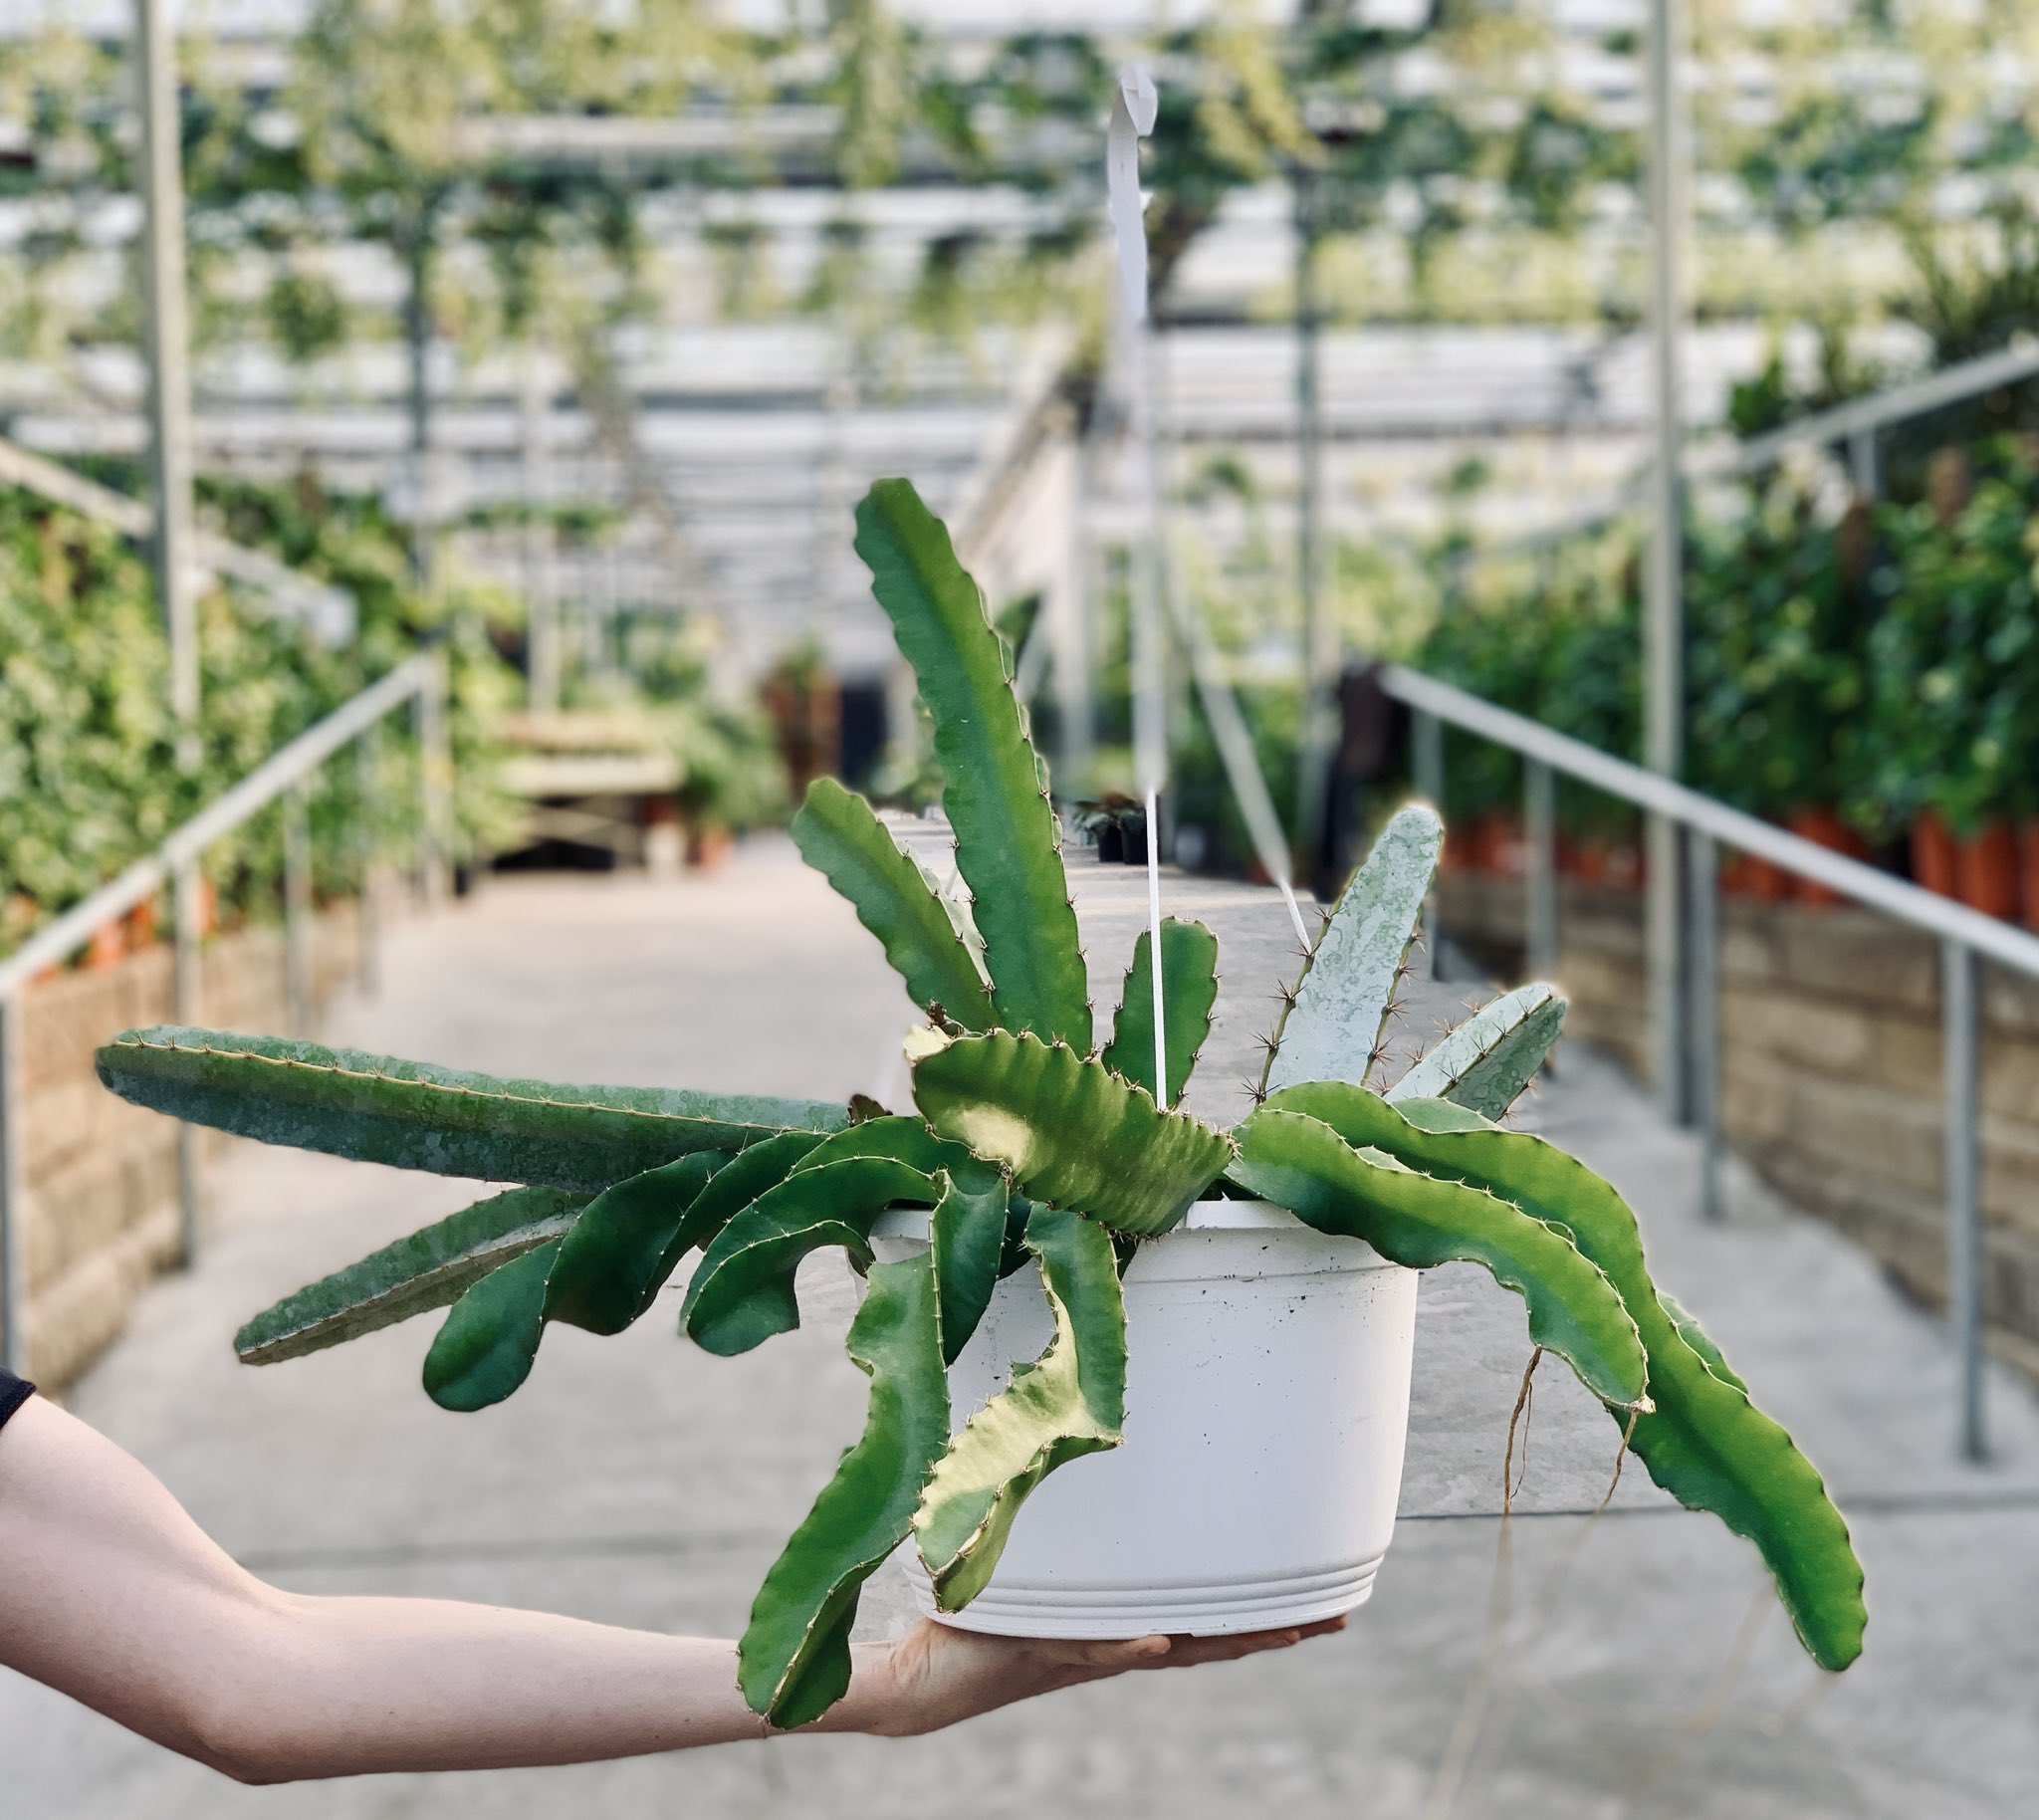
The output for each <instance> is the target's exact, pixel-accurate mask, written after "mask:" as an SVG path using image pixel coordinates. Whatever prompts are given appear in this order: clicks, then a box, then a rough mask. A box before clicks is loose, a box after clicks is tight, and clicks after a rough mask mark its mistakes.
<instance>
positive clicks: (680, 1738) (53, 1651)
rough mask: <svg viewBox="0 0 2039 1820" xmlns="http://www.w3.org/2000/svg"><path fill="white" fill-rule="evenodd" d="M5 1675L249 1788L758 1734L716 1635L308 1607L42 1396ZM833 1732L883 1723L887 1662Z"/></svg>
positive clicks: (17, 1441)
mask: <svg viewBox="0 0 2039 1820" xmlns="http://www.w3.org/2000/svg"><path fill="white" fill-rule="evenodd" d="M0 1559H4V1560H5V1562H6V1570H5V1571H4V1572H0V1665H5V1666H7V1667H10V1668H14V1669H17V1670H19V1671H20V1672H21V1673H23V1674H26V1675H29V1676H31V1677H33V1678H34V1679H36V1680H38V1681H41V1682H43V1683H45V1684H46V1685H48V1686H50V1687H53V1688H56V1689H58V1690H59V1691H60V1692H63V1693H65V1694H69V1695H71V1696H72V1697H73V1698H74V1699H76V1700H79V1701H82V1702H84V1703H85V1704H86V1705H88V1706H93V1707H95V1708H97V1709H98V1710H99V1711H101V1712H104V1713H106V1714H107V1715H108V1716H109V1717H111V1718H113V1719H116V1720H117V1721H118V1722H119V1723H121V1724H123V1725H126V1726H128V1727H129V1728H130V1729H132V1730H135V1731H138V1732H140V1733H141V1734H142V1735H143V1736H145V1737H150V1738H153V1739H155V1740H156V1741H157V1742H158V1743H161V1744H164V1745H167V1746H168V1747H169V1748H171V1749H173V1750H178V1751H181V1752H183V1753H184V1754H186V1755H188V1756H193V1757H196V1758H198V1759H199V1760H201V1761H203V1762H207V1763H210V1764H212V1765H213V1766H214V1767H215V1768H218V1769H220V1770H222V1771H224V1772H225V1773H227V1774H229V1775H234V1776H239V1777H242V1778H243V1779H246V1780H251V1781H279V1780H285V1779H290V1778H295V1777H310V1776H334V1775H347V1774H362V1773H368V1772H373V1771H381V1770H397V1769H452V1768H483V1767H495V1766H503V1765H510V1764H524V1763H565V1762H576V1761H583V1760H586V1759H588V1758H592V1757H608V1756H628V1755H635V1754H641V1753H644V1752H647V1751H658V1750H675V1749H680V1748H683V1747H685V1746H688V1745H693V1744H708V1743H718V1742H722V1741H725V1740H728V1739H732V1738H744V1737H761V1736H763V1735H765V1730H766V1727H765V1725H764V1723H763V1721H762V1720H760V1719H759V1718H758V1717H757V1716H756V1715H755V1714H754V1713H752V1712H751V1711H749V1709H748V1708H747V1707H746V1706H744V1704H743V1701H742V1698H741V1696H740V1695H739V1694H738V1692H737V1686H736V1650H735V1645H733V1644H730V1643H717V1642H709V1641H705V1640H702V1639H699V1638H684V1637H666V1636H660V1635H656V1634H646V1633H643V1632H635V1631H624V1630H617V1629H613V1628H610V1627H608V1626H604V1625H596V1624H584V1623H580V1622H578V1621H576V1620H574V1619H570V1618H561V1617H554V1616H549V1615H546V1614H542V1613H535V1612H517V1611H504V1610H498V1609H496V1608H493V1607H489V1606H477V1605H458V1604H453V1603H450V1602H445V1601H439V1600H410V1599H330V1598H305V1597H298V1596H295V1595H292V1594H287V1593H281V1592H278V1591H276V1590H274V1589H273V1588H271V1587H267V1586H264V1585H263V1584H261V1582H259V1581H257V1580H255V1579H254V1578H253V1577H252V1576H250V1575H249V1574H247V1573H245V1572H243V1571H242V1570H241V1569H240V1568H239V1567H237V1566H235V1564H234V1563H233V1562H232V1561H231V1560H229V1559H228V1558H227V1557H226V1556H225V1555H224V1554H223V1553H222V1552H221V1551H220V1550H219V1549H218V1548H217V1547H216V1546H214V1544H213V1543H212V1542H211V1541H209V1540H208V1539H207V1538H206V1536H205V1535H204V1534H203V1533H202V1532H201V1531H200V1530H199V1529H198V1527H197V1525H196V1524H194V1523H193V1522H192V1521H191V1519H190V1518H189V1517H188V1516H187V1515H186V1514H185V1513H184V1512H183V1510H181V1509H180V1508H179V1507H178V1506H177V1504H176V1502H175V1500H174V1499H172V1498H171V1497H170V1496H169V1494H168V1493H167V1492H166V1491H164V1489H163V1488H162V1486H161V1485H159V1484H158V1483H157V1482H156V1481H155V1480H154V1479H152V1478H150V1477H149V1475H148V1474H146V1473H145V1472H143V1471H142V1469H141V1468H140V1467H138V1466H137V1465H136V1464H135V1463H134V1462H133V1461H132V1460H129V1459H128V1458H127V1457H126V1456H125V1455H123V1454H121V1453H120V1452H119V1450H118V1449H116V1448H114V1447H113V1446H112V1445H111V1444H110V1443H108V1442H106V1441H105V1440H103V1439H102V1438H101V1437H99V1436H97V1435H95V1434H93V1433H92V1431H91V1430H89V1429H87V1428H85V1427H83V1426H82V1425H81V1424H79V1423H77V1422H74V1421H73V1420H72V1419H71V1418H70V1417H68V1416H65V1415H64V1414H63V1413H62V1412H61V1411H59V1410H56V1409H53V1408H51V1407H50V1406H48V1405H46V1404H41V1403H37V1404H34V1405H31V1406H30V1407H29V1408H28V1409H25V1410H23V1411H22V1413H21V1414H20V1415H18V1416H17V1417H16V1418H15V1419H14V1421H13V1422H12V1423H10V1424H9V1425H8V1427H7V1429H6V1430H5V1431H4V1432H0ZM858 1660H859V1672H858V1675H857V1677H856V1682H857V1685H856V1686H855V1687H853V1689H852V1691H851V1694H850V1696H849V1698H848V1699H846V1700H845V1701H843V1702H842V1703H841V1705H840V1706H838V1707H837V1708H836V1709H835V1710H834V1711H832V1712H831V1713H830V1714H829V1718H828V1721H827V1728H829V1729H837V1730H840V1729H849V1728H860V1727H871V1728H878V1727H885V1728H890V1726H891V1721H892V1714H891V1711H890V1706H889V1704H888V1698H887V1696H888V1684H889V1679H890V1678H889V1676H887V1675H886V1674H885V1673H884V1665H885V1662H886V1658H885V1655H884V1653H883V1652H861V1653H860V1654H859V1659H858Z"/></svg>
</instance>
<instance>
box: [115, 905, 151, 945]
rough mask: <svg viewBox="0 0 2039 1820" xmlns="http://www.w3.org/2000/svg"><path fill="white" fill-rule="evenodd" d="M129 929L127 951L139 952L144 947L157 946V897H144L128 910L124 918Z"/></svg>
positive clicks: (127, 929)
mask: <svg viewBox="0 0 2039 1820" xmlns="http://www.w3.org/2000/svg"><path fill="white" fill-rule="evenodd" d="M122 920H123V922H124V924H125V926H126V931H127V938H126V939H127V952H128V953H129V954H139V953H140V952H141V951H142V950H143V949H144V948H153V947H154V946H155V936H156V910H155V899H154V898H152V897H144V898H143V899H142V900H141V902H140V903H138V904H136V905H135V906H134V908H133V909H131V910H130V911H128V912H127V914H126V916H125V918H124V919H122Z"/></svg>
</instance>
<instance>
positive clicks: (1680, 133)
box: [1643, 0, 1691, 1119]
mask: <svg viewBox="0 0 2039 1820" xmlns="http://www.w3.org/2000/svg"><path fill="white" fill-rule="evenodd" d="M1683 14H1684V7H1683V4H1682V0H1651V6H1650V31H1649V47H1648V62H1649V104H1648V105H1649V130H1650V147H1649V200H1650V353H1651V380H1652V386H1651V389H1652V394H1653V402H1654V412H1653V415H1654V418H1655V431H1656V450H1655V456H1654V459H1653V461H1652V463H1651V477H1650V505H1651V511H1650V542H1649V562H1648V569H1647V575H1646V583H1645V593H1646V599H1645V612H1644V635H1643V645H1644V673H1645V679H1646V680H1645V688H1644V706H1643V726H1644V746H1645V753H1644V759H1645V762H1646V763H1647V764H1648V765H1649V767H1650V769H1651V770H1653V771H1659V772H1662V773H1663V774H1664V775H1665V776H1666V777H1670V778H1676V777H1678V776H1679V775H1680V774H1681V773H1682V771H1683V770H1684V764H1685V604H1684V599H1683V586H1684V567H1685V516H1684V515H1685V500H1684V491H1685V490H1684V485H1683V474H1682V447H1681V445H1682V440H1683V436H1684V426H1683V414H1682V407H1681V401H1680V385H1679V379H1680V353H1681V349H1682V344H1683V341H1684V337H1685V329H1686V320H1685V319H1686V297H1685V279H1684V257H1683V255H1684V251H1685V244H1684V243H1685V232H1686V212H1687V192H1688V188H1689V182H1688V179H1689V170H1690V158H1691V150H1690V142H1689V133H1688V130H1687V120H1686V98H1685V89H1684V83H1683V80H1682V69H1683V63H1684V54H1685V30H1684V17H1683ZM1678 858H1679V840H1678V834H1677V830H1676V829H1675V828H1673V827H1672V825H1671V824H1670V823H1669V822H1668V821H1666V820H1665V819H1664V818H1663V817H1662V816H1652V817H1651V818H1650V821H1649V826H1648V859H1649V878H1648V884H1647V889H1648V894H1649V903H1648V907H1647V912H1646V916H1645V935H1646V939H1647V947H1648V953H1649V961H1650V1034H1651V1044H1652V1050H1653V1054H1654V1058H1655V1063H1656V1086H1657V1093H1658V1098H1659V1100H1660V1102H1661V1103H1662V1105H1663V1106H1664V1109H1665V1111H1666V1112H1667V1113H1668V1114H1669V1115H1670V1116H1671V1117H1673V1118H1675V1119H1682V1118H1683V1117H1684V1116H1685V1114H1686V1112H1687V1093H1686V1080H1685V1068H1684V1057H1685V1047H1686V1045H1685V1031H1684V1029H1683V1027H1682V1016H1681V1014H1682V1010H1683V1006H1682V1001H1683V999H1684V996H1685V939H1684V936H1685V932H1684V929H1683V927H1682V922H1683V918H1682V914H1681V911H1682V902H1681V899H1682V892H1681V881H1680V877H1679V865H1678Z"/></svg>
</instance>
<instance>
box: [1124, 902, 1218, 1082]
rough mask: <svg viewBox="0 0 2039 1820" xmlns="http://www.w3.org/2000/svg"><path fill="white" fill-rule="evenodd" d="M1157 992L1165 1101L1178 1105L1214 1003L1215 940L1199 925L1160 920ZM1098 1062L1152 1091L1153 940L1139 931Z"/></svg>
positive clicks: (1215, 938) (1216, 970) (1207, 1032)
mask: <svg viewBox="0 0 2039 1820" xmlns="http://www.w3.org/2000/svg"><path fill="white" fill-rule="evenodd" d="M1161 992H1162V1001H1161V1002H1162V1008H1163V1013H1164V1016H1165V1018H1166V1020H1167V1026H1166V1028H1164V1029H1163V1031H1162V1041H1163V1043H1164V1044H1165V1046H1166V1052H1167V1055H1168V1092H1167V1094H1166V1095H1165V1096H1164V1097H1165V1100H1166V1103H1167V1104H1169V1105H1171V1106H1174V1105H1179V1104H1180V1103H1181V1101H1182V1097H1183V1088H1184V1087H1186V1086H1188V1085H1189V1080H1190V1073H1191V1070H1192V1069H1194V1068H1195V1067H1196V1065H1197V1053H1198V1051H1199V1050H1200V1049H1201V1048H1202V1047H1203V1046H1204V1038H1205V1037H1206V1036H1208V1035H1209V1034H1210V1033H1211V1011H1212V1007H1214V1006H1215V1005H1216V1004H1217V1003H1218V938H1217V937H1216V936H1215V935H1213V934H1212V933H1211V931H1210V930H1209V929H1208V928H1206V927H1205V925H1204V924H1202V923H1184V922H1178V921H1177V920H1176V919H1175V918H1174V917H1172V916H1166V917H1163V918H1162V919H1161ZM1098 1059H1099V1060H1100V1061H1102V1062H1103V1063H1104V1065H1105V1066H1106V1067H1107V1068H1109V1069H1111V1071H1112V1072H1113V1073H1114V1074H1118V1075H1122V1076H1123V1077H1124V1078H1125V1079H1126V1080H1128V1081H1130V1082H1132V1084H1133V1085H1134V1086H1136V1087H1145V1088H1146V1089H1147V1091H1148V1092H1149V1093H1152V1092H1153V1091H1154V938H1153V935H1152V933H1151V932H1150V931H1148V930H1145V929H1143V930H1141V931H1140V939H1139V940H1138V941H1137V942H1135V943H1134V944H1133V960H1132V965H1131V966H1129V967H1128V968H1127V969H1126V984H1125V990H1124V992H1123V994H1122V996H1121V997H1120V999H1119V1008H1118V1010H1117V1012H1116V1013H1114V1014H1113V1017H1112V1025H1111V1041H1110V1042H1109V1043H1107V1044H1106V1045H1105V1049H1104V1052H1103V1054H1101V1055H1100V1056H1099V1057H1098Z"/></svg>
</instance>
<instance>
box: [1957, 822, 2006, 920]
mask: <svg viewBox="0 0 2039 1820" xmlns="http://www.w3.org/2000/svg"><path fill="white" fill-rule="evenodd" d="M1954 880H1955V886H1956V890H1955V895H1956V896H1958V897H1959V898H1960V900H1961V902H1962V903H1964V904H1966V905H1967V906H1968V908H1969V909H1971V910H1979V911H1981V912H1982V914H1983V915H1984V916H2000V917H2006V918H2009V919H2012V920H2015V919H2016V917H2017V914H2018V908H2019V905H2018V838H2017V835H2016V833H2015V832H2014V831H2013V830H2012V827H2011V824H2010V823H2009V822H2008V821H1991V822H1988V823H1987V824H1985V825H1984V826H1983V827H1982V828H1980V829H1979V830H1978V831H1977V832H1976V833H1975V834H1973V835H1971V836H1970V837H1969V838H1968V839H1966V840H1962V841H1959V842H1957V843H1956V844H1955V848H1954Z"/></svg>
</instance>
